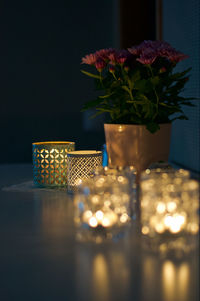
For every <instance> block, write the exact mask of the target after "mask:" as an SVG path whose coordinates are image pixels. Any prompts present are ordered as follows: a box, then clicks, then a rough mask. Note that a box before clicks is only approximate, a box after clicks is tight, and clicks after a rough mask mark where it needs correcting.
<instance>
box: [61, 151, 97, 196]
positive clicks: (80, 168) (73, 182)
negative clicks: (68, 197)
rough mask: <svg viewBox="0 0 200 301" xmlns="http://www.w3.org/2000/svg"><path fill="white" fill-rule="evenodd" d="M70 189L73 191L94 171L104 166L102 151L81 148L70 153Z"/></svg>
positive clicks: (68, 156)
mask: <svg viewBox="0 0 200 301" xmlns="http://www.w3.org/2000/svg"><path fill="white" fill-rule="evenodd" d="M67 158H68V167H67V168H68V172H67V175H68V191H69V192H73V191H75V190H76V188H77V186H78V185H79V184H80V183H81V182H82V181H83V180H84V179H88V178H89V177H90V176H91V175H92V173H93V171H94V170H95V169H96V168H97V167H99V166H102V152H101V151H93V150H81V151H73V152H70V153H68V155H67Z"/></svg>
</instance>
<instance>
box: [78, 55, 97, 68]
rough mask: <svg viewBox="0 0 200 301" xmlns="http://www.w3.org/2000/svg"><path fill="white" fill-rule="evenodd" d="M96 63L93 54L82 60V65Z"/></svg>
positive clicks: (95, 57)
mask: <svg viewBox="0 0 200 301" xmlns="http://www.w3.org/2000/svg"><path fill="white" fill-rule="evenodd" d="M96 61H97V56H96V54H95V53H91V54H88V55H86V56H85V57H83V58H82V64H87V65H94V64H95V63H96Z"/></svg>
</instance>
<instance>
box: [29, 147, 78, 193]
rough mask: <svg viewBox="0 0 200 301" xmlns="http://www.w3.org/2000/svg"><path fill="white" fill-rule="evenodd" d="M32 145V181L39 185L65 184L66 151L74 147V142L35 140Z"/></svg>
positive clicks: (54, 185)
mask: <svg viewBox="0 0 200 301" xmlns="http://www.w3.org/2000/svg"><path fill="white" fill-rule="evenodd" d="M32 147H33V181H34V184H35V185H36V186H40V187H63V186H66V185H67V153H68V152H70V151H73V150H74V149H75V142H68V141H49V142H35V143H33V144H32Z"/></svg>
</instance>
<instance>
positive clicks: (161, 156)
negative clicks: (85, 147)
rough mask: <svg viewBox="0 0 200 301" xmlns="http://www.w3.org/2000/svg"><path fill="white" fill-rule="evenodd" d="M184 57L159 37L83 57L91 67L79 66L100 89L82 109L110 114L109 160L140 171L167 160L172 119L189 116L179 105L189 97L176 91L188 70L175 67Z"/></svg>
mask: <svg viewBox="0 0 200 301" xmlns="http://www.w3.org/2000/svg"><path fill="white" fill-rule="evenodd" d="M185 58H187V56H186V55H184V54H183V53H181V52H179V51H177V50H175V49H174V48H173V47H172V46H171V45H170V44H168V43H167V42H161V41H144V42H143V43H141V44H140V45H138V46H134V47H131V48H128V49H127V50H125V49H123V50H116V49H102V50H99V51H96V52H95V53H92V54H89V55H86V56H85V57H83V58H82V63H83V64H87V65H90V67H93V68H94V71H95V72H92V73H91V72H88V71H86V70H81V71H82V72H83V73H84V74H86V75H87V76H89V77H92V78H93V79H94V80H95V87H96V89H97V90H99V91H101V92H100V93H99V94H100V95H99V96H98V97H97V98H96V99H95V100H93V101H88V102H87V103H86V104H85V105H84V108H83V110H87V109H90V108H95V109H96V114H95V116H96V115H99V114H102V113H106V114H107V116H108V118H109V120H108V123H107V124H105V125H104V129H105V136H106V145H107V150H108V158H109V164H110V165H115V166H116V165H121V166H128V165H135V166H136V168H137V170H138V171H141V170H143V169H144V168H147V166H148V165H149V164H151V163H152V162H155V161H159V160H164V161H166V160H167V159H168V153H169V145H170V128H171V123H172V122H173V121H174V120H175V119H187V117H186V116H185V114H184V112H183V110H182V105H186V106H192V103H191V102H190V100H192V98H190V99H188V98H185V97H183V96H182V95H180V92H181V91H182V90H183V88H184V85H185V83H186V82H187V80H188V72H189V71H190V69H187V70H184V71H183V72H176V73H175V72H174V68H175V66H176V65H177V63H178V62H180V61H181V60H183V59H185ZM174 114H175V115H174ZM173 115H174V116H173Z"/></svg>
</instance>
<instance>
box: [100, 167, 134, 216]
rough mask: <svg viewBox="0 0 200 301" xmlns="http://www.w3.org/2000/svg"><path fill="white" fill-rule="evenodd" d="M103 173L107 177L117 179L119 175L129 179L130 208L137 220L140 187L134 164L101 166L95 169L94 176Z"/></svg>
mask: <svg viewBox="0 0 200 301" xmlns="http://www.w3.org/2000/svg"><path fill="white" fill-rule="evenodd" d="M98 175H103V176H107V177H111V178H112V179H117V177H119V176H123V177H126V179H127V180H128V187H127V192H128V194H129V196H130V210H131V218H132V219H133V220H135V219H136V218H137V217H138V212H139V208H138V203H139V201H138V200H137V198H138V189H137V188H138V187H137V184H136V176H137V172H136V169H135V167H134V166H127V167H122V166H116V167H109V166H105V167H99V168H97V169H96V170H95V171H94V176H98Z"/></svg>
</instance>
